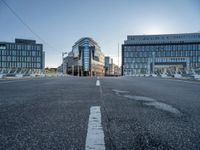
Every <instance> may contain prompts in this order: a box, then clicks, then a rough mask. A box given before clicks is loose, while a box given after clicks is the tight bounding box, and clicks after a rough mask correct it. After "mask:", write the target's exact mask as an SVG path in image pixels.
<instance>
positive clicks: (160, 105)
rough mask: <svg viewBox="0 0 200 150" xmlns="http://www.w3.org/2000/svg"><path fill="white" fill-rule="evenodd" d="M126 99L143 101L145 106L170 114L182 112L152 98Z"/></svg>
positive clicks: (128, 96)
mask: <svg viewBox="0 0 200 150" xmlns="http://www.w3.org/2000/svg"><path fill="white" fill-rule="evenodd" d="M124 97H126V98H129V99H133V100H135V101H141V102H143V104H145V105H147V106H153V107H154V108H156V109H160V110H164V111H168V112H170V113H174V114H181V112H180V111H179V110H178V109H176V108H174V107H173V106H171V105H168V104H165V103H162V102H158V101H157V100H156V99H153V98H150V97H145V96H132V95H124Z"/></svg>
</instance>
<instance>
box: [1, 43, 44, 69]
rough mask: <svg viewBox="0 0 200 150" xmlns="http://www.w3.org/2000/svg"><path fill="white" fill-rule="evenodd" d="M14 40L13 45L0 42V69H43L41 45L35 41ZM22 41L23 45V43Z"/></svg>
mask: <svg viewBox="0 0 200 150" xmlns="http://www.w3.org/2000/svg"><path fill="white" fill-rule="evenodd" d="M18 40H19V39H16V42H15V43H4V42H0V69H1V70H22V69H29V70H33V69H37V70H42V69H44V60H43V59H44V52H43V46H42V44H36V43H35V41H32V40H31V41H30V43H29V40H21V39H20V42H19V41H18ZM23 41H24V43H23Z"/></svg>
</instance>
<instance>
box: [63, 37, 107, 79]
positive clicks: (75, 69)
mask: <svg viewBox="0 0 200 150" xmlns="http://www.w3.org/2000/svg"><path fill="white" fill-rule="evenodd" d="M65 60H66V61H65V63H66V64H65V66H67V67H66V68H67V71H66V72H67V73H68V74H72V75H79V76H95V75H104V55H103V53H102V52H101V49H100V47H99V45H98V44H97V42H95V41H94V40H93V39H92V38H89V37H84V38H81V39H80V40H78V41H77V42H76V43H75V44H74V46H73V47H72V51H71V52H70V55H69V56H68V57H66V58H65Z"/></svg>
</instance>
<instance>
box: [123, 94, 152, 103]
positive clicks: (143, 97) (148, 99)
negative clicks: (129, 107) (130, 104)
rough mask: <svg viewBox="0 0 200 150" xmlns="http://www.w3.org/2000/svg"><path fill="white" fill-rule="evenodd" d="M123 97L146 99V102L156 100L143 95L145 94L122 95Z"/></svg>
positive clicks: (138, 99) (137, 99)
mask: <svg viewBox="0 0 200 150" xmlns="http://www.w3.org/2000/svg"><path fill="white" fill-rule="evenodd" d="M124 97H126V98H129V99H134V100H136V101H147V102H153V101H156V100H155V99H153V98H150V97H145V96H132V95H124Z"/></svg>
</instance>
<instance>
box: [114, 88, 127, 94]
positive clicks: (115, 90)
mask: <svg viewBox="0 0 200 150" xmlns="http://www.w3.org/2000/svg"><path fill="white" fill-rule="evenodd" d="M112 91H113V92H115V93H118V94H119V93H129V91H121V90H117V89H113V90H112Z"/></svg>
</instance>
